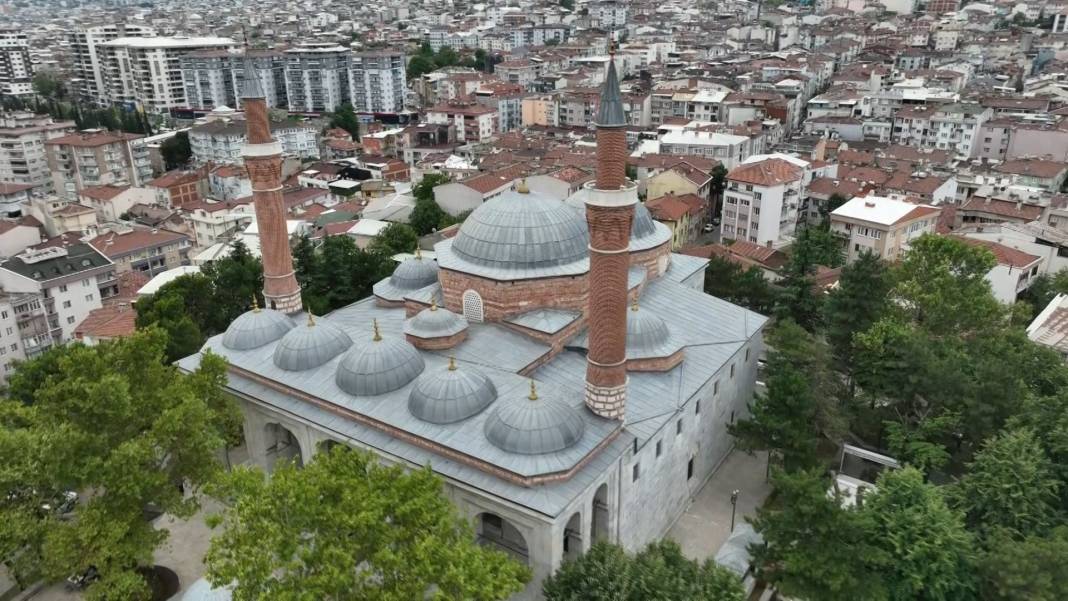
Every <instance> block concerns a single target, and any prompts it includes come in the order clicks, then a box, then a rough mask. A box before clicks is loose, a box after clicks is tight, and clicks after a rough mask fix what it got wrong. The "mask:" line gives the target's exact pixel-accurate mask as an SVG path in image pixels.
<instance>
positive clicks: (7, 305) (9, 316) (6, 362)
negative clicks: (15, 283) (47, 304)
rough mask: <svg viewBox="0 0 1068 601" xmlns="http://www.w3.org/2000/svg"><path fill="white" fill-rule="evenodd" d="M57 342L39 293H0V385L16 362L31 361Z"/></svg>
mask: <svg viewBox="0 0 1068 601" xmlns="http://www.w3.org/2000/svg"><path fill="white" fill-rule="evenodd" d="M57 343H58V342H57V341H56V340H54V339H53V338H52V335H51V334H50V333H49V327H48V317H47V316H46V315H45V309H44V303H43V299H42V297H41V295H40V294H38V293H34V292H24V293H7V292H4V293H0V366H2V367H0V385H3V384H7V378H8V376H10V375H11V373H12V372H13V371H14V370H15V365H14V364H15V362H17V361H25V360H26V359H32V358H33V357H36V356H37V355H39V354H41V353H43V352H44V351H46V350H48V349H50V348H52V347H53V346H55V345H56V344H57Z"/></svg>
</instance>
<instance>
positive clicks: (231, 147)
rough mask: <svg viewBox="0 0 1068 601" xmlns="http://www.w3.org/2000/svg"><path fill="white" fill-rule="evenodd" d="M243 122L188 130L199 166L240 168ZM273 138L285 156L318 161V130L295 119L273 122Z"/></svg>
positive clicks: (223, 121)
mask: <svg viewBox="0 0 1068 601" xmlns="http://www.w3.org/2000/svg"><path fill="white" fill-rule="evenodd" d="M246 129H247V128H246V125H245V122H244V121H242V120H230V119H219V120H216V121H209V122H207V123H204V124H203V125H197V126H195V127H193V128H192V129H190V130H189V148H190V149H191V150H192V151H193V160H194V162H195V163H196V164H198V165H203V164H205V163H222V164H233V165H241V164H244V162H245V161H244V158H243V157H242V156H241V151H242V148H244V146H245V141H246ZM271 135H272V136H273V137H274V139H275V140H278V142H279V143H280V144H281V145H282V153H283V154H286V155H289V156H296V157H300V158H301V159H302V160H308V159H316V158H319V130H318V128H317V127H315V126H314V125H310V124H308V123H305V122H303V121H298V120H296V119H285V120H282V121H272V122H271Z"/></svg>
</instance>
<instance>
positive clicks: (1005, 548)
mask: <svg viewBox="0 0 1068 601" xmlns="http://www.w3.org/2000/svg"><path fill="white" fill-rule="evenodd" d="M987 547H988V550H987V551H986V553H984V554H983V556H982V558H981V559H980V562H979V574H981V576H982V585H981V591H982V595H981V597H982V599H983V600H984V601H1019V600H1021V599H1027V601H1058V600H1059V599H1062V598H1063V597H1064V591H1066V590H1068V570H1066V569H1064V558H1065V557H1068V526H1061V527H1059V528H1056V529H1054V530H1053V531H1052V532H1050V533H1049V535H1048V536H1030V537H1027V538H1025V539H1022V540H1019V539H1016V538H1015V537H1013V536H1012V535H1011V534H1009V533H1007V532H1004V531H1001V532H997V533H995V534H994V535H993V536H992V538H990V539H989V541H988V544H987Z"/></svg>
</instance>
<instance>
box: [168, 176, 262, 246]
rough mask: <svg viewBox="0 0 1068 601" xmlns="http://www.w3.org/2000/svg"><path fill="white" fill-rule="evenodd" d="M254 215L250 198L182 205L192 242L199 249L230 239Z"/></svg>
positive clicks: (250, 221) (242, 228) (243, 227)
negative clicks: (240, 200)
mask: <svg viewBox="0 0 1068 601" xmlns="http://www.w3.org/2000/svg"><path fill="white" fill-rule="evenodd" d="M251 195H252V193H251V189H250V190H249V196H251ZM254 217H255V214H254V213H253V209H252V202H251V199H247V200H246V201H245V202H208V201H201V202H197V203H191V204H188V205H186V206H184V207H182V218H183V219H185V221H186V223H188V224H190V225H191V226H192V230H193V236H194V242H195V244H196V247H197V248H199V249H204V248H208V247H209V246H211V245H213V244H216V243H218V242H221V241H223V240H229V239H232V238H233V237H234V236H235V235H237V234H238V233H239V232H241V231H242V230H244V229H245V227H246V226H248V224H250V223H252V221H253V218H254Z"/></svg>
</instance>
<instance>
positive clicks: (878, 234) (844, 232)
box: [831, 196, 942, 262]
mask: <svg viewBox="0 0 1068 601" xmlns="http://www.w3.org/2000/svg"><path fill="white" fill-rule="evenodd" d="M941 212H942V210H941V209H939V208H937V207H932V206H928V205H919V204H914V203H911V202H904V201H901V200H893V199H891V198H884V197H881V196H860V197H857V198H854V199H852V200H850V201H848V202H846V203H845V204H843V205H842V206H840V207H838V208H837V209H835V210H834V211H832V212H831V231H832V232H834V233H836V234H838V235H839V236H841V237H842V238H843V239H844V240H845V241H846V260H847V261H849V262H853V261H854V260H856V258H857V257H859V256H860V255H861V254H863V253H865V252H871V253H875V255H876V256H878V257H879V258H880V259H885V260H887V261H894V260H897V259H899V258H900V257H901V254H902V253H903V252H905V251H906V250H908V248H909V243H910V242H911V241H912V240H913V239H915V238H917V237H919V236H922V235H923V234H930V233H933V232H934V231H935V225H936V224H937V223H938V215H939V214H940V213H941Z"/></svg>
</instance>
